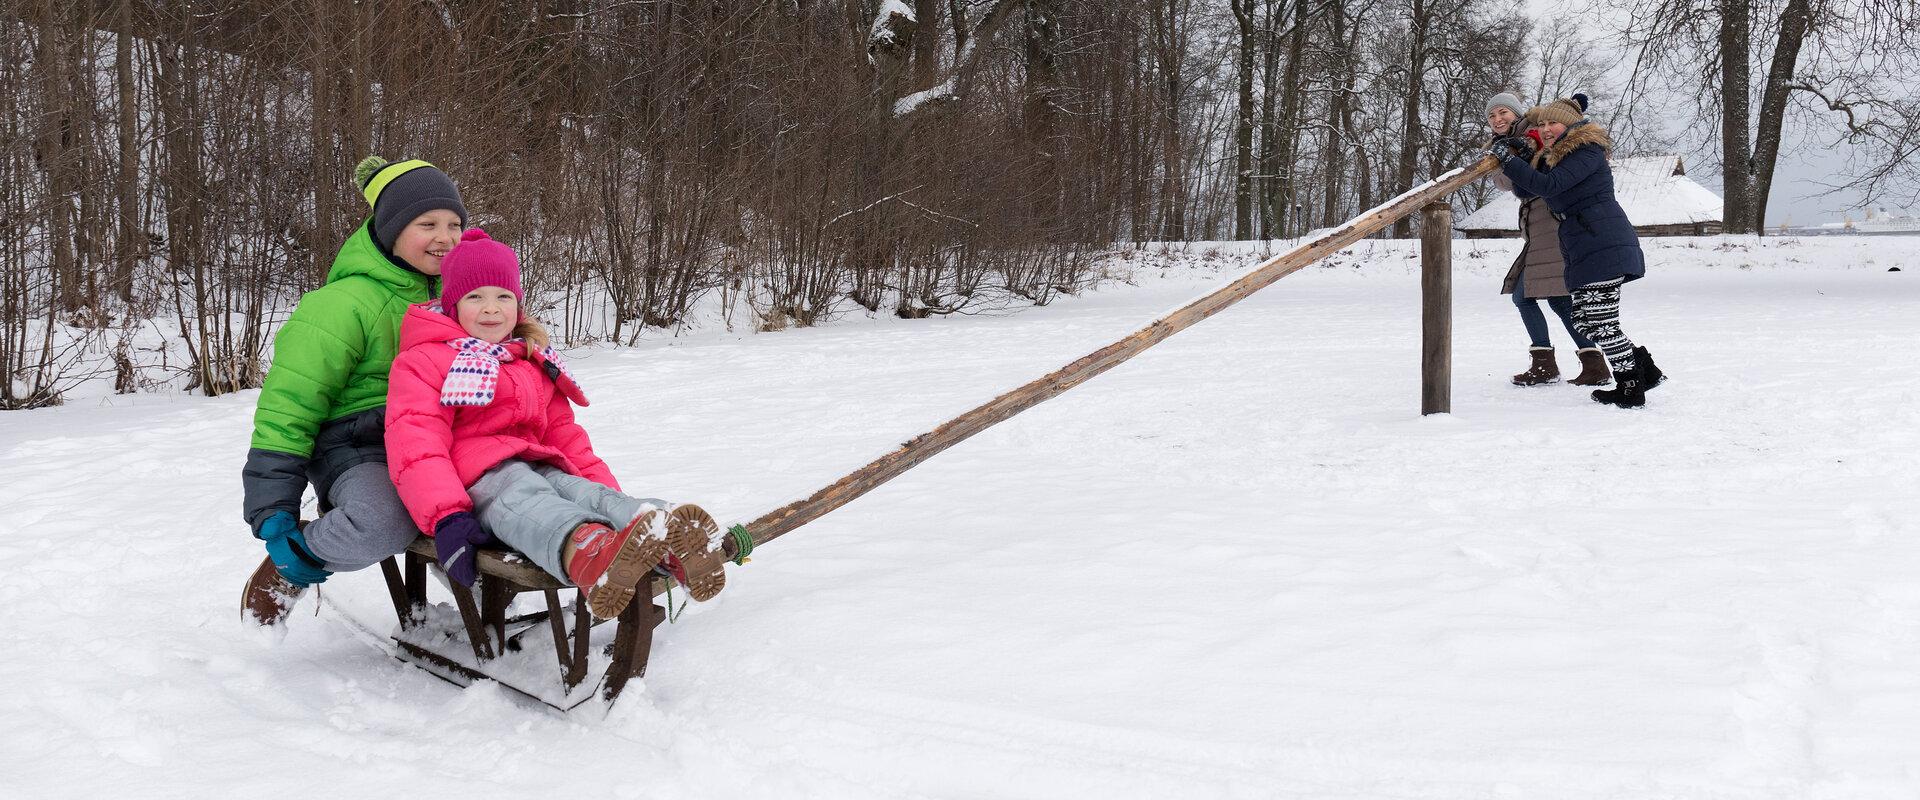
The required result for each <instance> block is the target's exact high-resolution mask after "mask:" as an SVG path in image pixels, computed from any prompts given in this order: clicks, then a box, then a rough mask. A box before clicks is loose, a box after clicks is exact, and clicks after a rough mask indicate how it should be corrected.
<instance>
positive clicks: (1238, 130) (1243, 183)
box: [1232, 0, 1271, 241]
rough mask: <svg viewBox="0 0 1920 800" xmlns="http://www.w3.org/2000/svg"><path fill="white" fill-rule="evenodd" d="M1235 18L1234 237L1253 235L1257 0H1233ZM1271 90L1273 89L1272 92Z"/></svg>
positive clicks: (1241, 237) (1244, 238) (1249, 236)
mask: <svg viewBox="0 0 1920 800" xmlns="http://www.w3.org/2000/svg"><path fill="white" fill-rule="evenodd" d="M1232 2H1233V19H1234V22H1235V23H1236V27H1237V29H1238V30H1239V33H1240V40H1239V47H1238V48H1237V49H1236V50H1235V52H1234V55H1235V57H1236V58H1235V66H1236V67H1237V68H1238V70H1239V75H1238V77H1239V79H1240V82H1239V86H1238V95H1237V97H1236V98H1235V99H1236V100H1237V101H1238V104H1237V105H1236V106H1235V109H1236V112H1237V113H1236V114H1235V115H1234V119H1233V167H1234V174H1233V238H1235V239H1238V240H1242V241H1245V240H1247V239H1252V238H1253V54H1254V49H1255V44H1254V42H1255V34H1254V25H1253V4H1254V0H1232ZM1269 94H1271V92H1269Z"/></svg>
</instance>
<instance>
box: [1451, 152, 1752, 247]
mask: <svg viewBox="0 0 1920 800" xmlns="http://www.w3.org/2000/svg"><path fill="white" fill-rule="evenodd" d="M1611 163H1612V165H1613V193H1614V196H1615V197H1617V198H1619V200H1620V206H1621V207H1622V208H1625V209H1626V210H1627V219H1629V220H1632V221H1633V229H1634V230H1635V231H1636V232H1638V233H1639V234H1640V235H1641V236H1710V235H1713V234H1716V233H1719V232H1720V231H1721V229H1722V225H1721V203H1720V196H1719V195H1716V194H1714V193H1713V191H1712V190H1710V189H1708V188H1707V187H1705V186H1701V185H1700V184H1697V183H1694V182H1693V179H1692V178H1689V177H1687V167H1686V164H1685V163H1683V162H1681V160H1680V157H1679V156H1673V155H1667V156H1635V157H1632V158H1619V157H1616V158H1614V159H1613V160H1612V162H1611ZM1453 227H1454V228H1455V229H1458V230H1459V231H1460V232H1462V233H1464V234H1466V237H1467V238H1469V239H1497V238H1501V237H1512V236H1519V235H1520V199H1519V198H1517V197H1514V196H1513V193H1512V192H1499V193H1497V194H1495V195H1494V198H1493V201H1492V202H1490V203H1487V204H1486V205H1485V206H1482V207H1481V208H1480V210H1478V211H1475V212H1473V213H1472V214H1468V215H1467V216H1466V217H1465V218H1463V219H1461V220H1460V222H1459V223H1457V224H1455V225H1454V226H1453Z"/></svg>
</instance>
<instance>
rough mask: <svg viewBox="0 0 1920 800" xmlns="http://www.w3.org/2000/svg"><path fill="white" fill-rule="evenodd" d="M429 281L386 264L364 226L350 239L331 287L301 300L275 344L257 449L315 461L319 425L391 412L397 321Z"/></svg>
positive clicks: (258, 414)
mask: <svg viewBox="0 0 1920 800" xmlns="http://www.w3.org/2000/svg"><path fill="white" fill-rule="evenodd" d="M432 282H433V279H431V278H429V277H427V276H426V275H422V274H420V273H418V272H415V271H413V270H410V269H405V268H402V267H400V266H398V265H397V264H395V263H394V262H393V261H391V260H389V258H388V256H387V255H386V254H385V253H383V252H381V251H380V249H379V247H378V246H377V245H375V244H374V242H373V235H372V233H371V232H370V230H369V228H368V227H367V225H365V224H362V225H361V226H360V228H359V229H358V230H356V231H354V232H353V235H352V236H349V237H347V241H346V243H345V244H343V245H341V246H340V252H339V254H338V255H335V256H334V257H333V268H332V269H330V270H328V271H327V282H326V284H325V285H324V286H321V287H320V288H318V289H315V290H313V291H311V292H308V293H306V295H305V296H303V297H301V298H300V304H299V305H298V306H296V307H295V308H294V310H293V317H292V318H290V319H288V320H287V324H286V325H285V326H284V327H282V328H281V329H280V333H279V334H278V335H276V336H275V337H274V339H273V365H272V366H271V367H269V368H268V370H267V379H266V382H265V384H264V385H263V386H262V387H261V390H260V405H259V407H258V408H256V409H255V410H254V412H253V446H254V447H257V448H260V449H262V450H273V451H277V452H281V453H288V454H292V455H297V456H310V455H312V453H313V443H314V437H315V435H317V434H318V433H319V431H320V426H321V424H322V423H324V422H327V421H329V420H335V419H339V418H341V417H344V416H347V415H348V414H352V413H354V412H358V411H365V410H367V409H370V408H378V407H380V406H383V405H386V402H387V370H388V369H389V368H391V367H392V366H393V357H394V354H396V353H397V352H399V349H400V319H401V318H402V317H405V316H406V314H407V306H409V305H412V304H414V303H424V302H426V301H427V300H428V299H429V298H430V297H431V294H430V292H431V290H432V289H433V287H432V285H431V284H432Z"/></svg>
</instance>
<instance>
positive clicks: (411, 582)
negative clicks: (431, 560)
mask: <svg viewBox="0 0 1920 800" xmlns="http://www.w3.org/2000/svg"><path fill="white" fill-rule="evenodd" d="M407 601H408V602H410V603H412V604H413V607H414V608H419V607H421V606H424V605H426V604H427V561H426V559H423V558H421V557H420V555H419V554H418V553H414V552H411V551H409V552H408V553H407Z"/></svg>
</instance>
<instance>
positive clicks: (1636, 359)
mask: <svg viewBox="0 0 1920 800" xmlns="http://www.w3.org/2000/svg"><path fill="white" fill-rule="evenodd" d="M1633 363H1635V364H1638V365H1640V374H1641V375H1642V376H1643V377H1642V380H1643V381H1645V383H1646V387H1645V388H1648V389H1651V388H1653V387H1655V386H1659V385H1660V384H1661V383H1662V382H1663V381H1665V380H1666V379H1667V373H1664V372H1661V371H1660V367H1659V365H1657V364H1655V363H1653V354H1652V353H1649V352H1647V348H1644V347H1641V346H1639V345H1634V346H1633Z"/></svg>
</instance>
